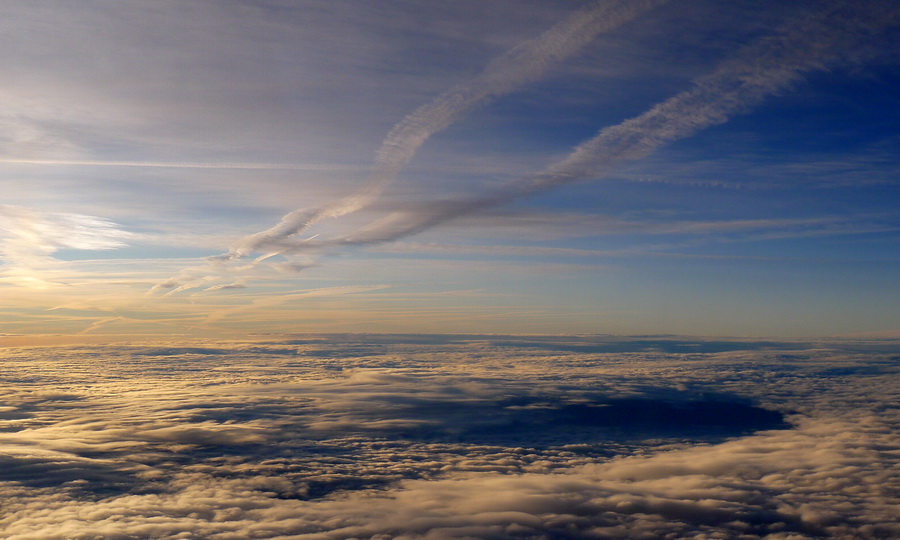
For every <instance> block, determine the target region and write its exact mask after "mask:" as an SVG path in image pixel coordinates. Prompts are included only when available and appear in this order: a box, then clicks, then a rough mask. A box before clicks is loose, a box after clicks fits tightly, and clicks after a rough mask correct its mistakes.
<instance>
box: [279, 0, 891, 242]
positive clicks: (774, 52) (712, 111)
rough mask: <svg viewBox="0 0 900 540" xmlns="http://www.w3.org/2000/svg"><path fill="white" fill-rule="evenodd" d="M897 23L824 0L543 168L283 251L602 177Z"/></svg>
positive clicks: (873, 8)
mask: <svg viewBox="0 0 900 540" xmlns="http://www.w3.org/2000/svg"><path fill="white" fill-rule="evenodd" d="M898 22H900V5H893V6H889V5H888V4H887V3H883V2H874V1H871V2H859V1H855V2H840V3H838V2H830V3H829V4H828V7H827V8H826V9H824V10H823V11H821V12H819V13H817V14H815V15H813V16H810V17H806V18H803V19H799V20H797V21H794V22H793V23H792V24H790V25H789V26H787V27H786V28H784V29H783V30H782V31H781V32H779V33H777V34H774V35H771V36H768V37H766V38H763V39H761V40H759V41H757V42H756V43H754V44H752V45H750V46H747V47H745V48H743V49H742V50H741V51H739V52H738V54H737V55H736V56H735V57H733V58H731V59H730V60H728V61H726V62H724V63H723V64H722V65H721V66H720V67H719V68H718V69H717V70H716V71H715V72H713V73H711V74H709V75H707V76H704V77H701V78H699V79H697V80H696V81H695V83H694V85H693V88H691V89H690V90H687V91H685V92H682V93H680V94H677V95H675V96H673V97H672V98H669V99H668V100H666V101H663V102H661V103H659V104H657V105H656V106H655V107H653V108H652V109H650V110H648V111H647V112H645V113H643V114H641V115H640V116H637V117H634V118H631V119H629V120H626V121H624V122H622V123H621V124H618V125H615V126H611V127H608V128H605V129H603V130H601V131H600V132H599V133H598V134H597V135H596V136H595V137H593V138H591V139H589V140H588V141H585V142H584V143H582V144H581V145H579V146H577V147H576V148H575V149H574V150H573V151H572V152H571V153H570V154H569V155H568V156H567V157H566V158H565V159H563V160H561V161H559V162H557V163H555V164H553V165H552V166H550V167H549V168H547V169H546V170H545V171H544V172H542V173H540V174H537V175H534V176H531V177H528V178H524V179H521V180H519V181H516V182H513V183H510V184H507V185H506V186H504V187H502V188H500V189H497V190H495V191H493V192H490V193H486V194H483V195H481V196H476V197H468V198H461V199H451V200H444V201H431V202H427V203H422V204H420V205H419V208H418V210H417V211H414V212H397V213H394V214H391V215H389V216H387V217H385V218H383V219H381V220H378V221H375V222H374V223H372V224H370V225H368V226H366V227H364V228H362V229H360V230H359V231H357V232H356V233H353V234H350V235H347V236H343V237H338V238H334V239H331V240H328V241H321V242H305V243H304V244H303V245H302V246H301V245H299V244H298V245H293V246H292V245H291V242H280V243H279V244H280V248H281V250H282V251H283V252H285V253H288V252H291V251H299V250H301V249H308V248H323V247H328V246H335V245H362V244H373V243H381V242H389V241H392V240H397V239H399V238H403V237H406V236H410V235H413V234H417V233H419V232H422V231H425V230H427V229H430V228H432V227H435V226H437V225H439V224H441V223H444V222H446V221H449V220H451V219H454V218H457V217H460V216H463V215H466V214H471V213H473V212H476V211H479V210H483V209H487V208H491V207H495V206H498V205H501V204H505V203H508V202H511V201H513V200H515V199H518V198H521V197H525V196H528V195H532V194H534V193H537V192H541V191H545V190H548V189H552V188H554V187H557V186H561V185H564V184H568V183H572V182H576V181H582V180H587V179H591V178H601V177H603V176H605V175H607V174H608V173H610V172H611V171H612V170H613V169H614V168H615V167H616V166H618V165H620V164H621V163H623V162H626V161H632V160H635V159H638V158H641V157H644V156H646V155H647V154H650V153H651V152H653V151H654V150H656V149H657V148H659V147H661V146H663V145H665V144H668V143H670V142H673V141H676V140H679V139H682V138H685V137H688V136H690V135H693V134H694V133H697V132H698V131H701V130H703V129H706V128H709V127H712V126H715V125H718V124H722V123H725V122H727V121H728V120H729V118H731V117H732V116H733V115H735V114H738V113H740V112H742V111H744V110H746V109H748V108H750V107H752V106H754V105H757V104H759V103H760V102H761V101H762V100H763V99H765V98H766V97H768V96H771V95H772V94H775V93H777V92H779V91H783V90H785V89H787V88H789V87H790V86H791V85H792V84H795V83H797V82H798V81H800V80H802V78H803V76H805V75H806V74H808V73H810V72H813V71H818V70H822V69H827V68H828V67H829V66H831V65H833V64H834V63H835V62H838V61H840V60H842V59H843V54H842V53H844V51H847V50H853V49H852V47H851V45H853V44H856V43H857V42H858V41H860V40H862V39H865V37H866V35H868V34H872V33H877V32H879V31H882V30H884V29H886V28H889V27H891V26H894V25H897V24H898Z"/></svg>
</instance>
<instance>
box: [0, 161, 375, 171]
mask: <svg viewBox="0 0 900 540" xmlns="http://www.w3.org/2000/svg"><path fill="white" fill-rule="evenodd" d="M0 163H9V164H21V165H60V166H69V165H76V166H85V167H136V168H161V169H247V170H263V171H268V170H285V171H359V170H361V169H363V167H362V166H359V165H334V164H316V163H309V164H302V163H212V162H210V163H194V162H167V161H94V160H73V159H63V160H56V159H52V160H46V159H12V158H5V159H0Z"/></svg>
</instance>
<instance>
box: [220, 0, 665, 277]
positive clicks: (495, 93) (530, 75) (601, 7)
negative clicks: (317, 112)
mask: <svg viewBox="0 0 900 540" xmlns="http://www.w3.org/2000/svg"><path fill="white" fill-rule="evenodd" d="M665 1H667V0H639V1H631V2H624V1H615V2H610V1H608V0H601V1H598V2H594V3H593V4H591V5H590V6H589V7H586V8H584V9H581V10H579V11H577V12H575V13H573V14H572V15H570V16H569V17H568V18H566V19H565V20H564V21H562V22H560V23H558V24H556V25H555V26H554V27H552V28H551V29H550V30H548V31H547V32H545V33H544V34H542V35H541V36H540V37H538V38H536V39H534V40H531V41H527V42H525V43H522V44H521V45H519V46H518V47H516V48H514V49H512V50H510V51H509V52H507V53H506V54H503V55H502V56H500V57H498V58H496V59H495V60H494V61H492V62H491V63H490V64H489V65H488V66H487V67H486V68H485V69H484V71H483V72H482V73H481V74H480V75H479V76H478V77H476V78H475V79H474V80H472V81H469V82H466V83H463V84H460V85H458V86H455V87H453V88H451V89H450V90H448V91H446V92H444V93H443V94H441V95H439V96H438V97H436V98H435V99H434V100H433V101H431V102H430V103H428V104H426V105H423V106H421V107H419V108H418V109H416V110H415V111H414V112H412V113H411V114H409V115H408V116H407V117H406V118H404V119H403V120H402V121H401V122H400V123H398V124H397V125H395V126H394V127H393V128H392V129H391V131H390V132H389V133H388V134H387V137H386V138H385V140H384V142H383V143H382V146H381V149H380V150H379V151H378V153H377V155H376V160H375V165H374V167H373V170H372V173H371V176H370V179H369V181H368V183H367V184H366V185H365V186H363V187H362V188H361V189H359V190H358V191H356V192H355V193H353V194H352V195H350V196H348V197H345V198H343V199H341V200H339V201H337V202H335V203H331V204H327V205H324V206H320V207H318V208H312V209H308V208H301V209H298V210H295V211H293V212H290V213H288V214H287V215H285V216H284V217H283V218H282V219H281V221H280V222H279V223H278V224H277V225H275V226H274V227H272V228H270V229H268V230H266V231H262V232H259V233H256V234H253V235H250V236H248V237H246V238H244V239H243V240H242V241H241V242H240V243H239V244H238V245H237V246H236V247H235V248H233V249H232V250H231V251H229V252H228V253H227V254H225V255H223V256H222V258H223V259H225V260H232V259H236V258H241V257H245V256H247V255H249V254H250V253H252V252H254V251H258V250H264V249H270V248H272V247H278V246H279V245H280V243H281V242H282V241H284V240H285V239H289V238H292V237H294V236H295V235H297V234H300V233H302V232H303V231H305V230H306V229H308V228H309V227H310V226H312V225H313V224H315V223H318V222H319V221H322V220H324V219H330V218H337V217H341V216H344V215H347V214H350V213H353V212H356V211H358V210H360V209H362V208H364V207H366V206H368V205H369V204H371V203H372V202H373V201H375V200H376V199H377V198H378V197H379V196H380V195H381V194H382V192H384V190H385V189H386V188H387V187H388V186H389V185H390V184H391V183H392V182H393V181H394V179H395V178H396V177H397V174H399V172H400V171H401V170H402V169H403V168H404V167H405V166H406V165H407V164H408V163H409V161H410V160H411V159H412V158H413V156H414V155H415V153H416V151H417V150H418V149H419V147H420V146H422V144H424V143H425V141H427V140H428V139H429V138H430V137H431V136H432V135H434V134H435V133H438V132H440V131H442V130H444V129H446V128H447V127H449V126H451V125H453V124H454V123H455V122H456V121H458V120H459V119H460V118H461V117H462V116H464V115H465V114H466V113H468V112H470V111H472V110H473V109H475V108H477V107H479V106H481V105H485V104H487V103H489V102H491V101H492V100H494V99H496V98H499V97H501V96H503V95H506V94H509V93H510V92H513V91H514V90H516V89H517V88H519V87H521V86H522V85H524V84H527V83H530V82H534V81H536V80H538V79H540V78H541V77H542V76H543V75H544V74H545V73H546V72H547V71H548V70H549V69H551V68H552V67H554V66H555V65H556V64H557V63H558V62H560V61H562V60H564V59H565V58H567V57H569V56H571V55H573V54H575V53H576V52H578V50H580V49H581V48H582V47H584V46H585V45H587V44H588V43H589V42H590V41H591V40H593V39H594V38H595V37H596V36H597V35H598V34H600V33H602V32H606V31H609V30H612V29H614V28H616V27H618V26H621V25H622V24H624V23H626V22H628V21H630V20H632V19H634V18H635V17H637V16H639V15H641V14H642V13H644V12H646V11H648V10H650V9H652V8H654V7H656V6H658V5H660V4H663V3H665Z"/></svg>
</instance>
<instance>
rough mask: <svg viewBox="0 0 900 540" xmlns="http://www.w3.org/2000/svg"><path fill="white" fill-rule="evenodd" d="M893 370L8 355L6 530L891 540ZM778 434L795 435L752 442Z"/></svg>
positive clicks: (738, 357)
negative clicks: (743, 424) (741, 425)
mask: <svg viewBox="0 0 900 540" xmlns="http://www.w3.org/2000/svg"><path fill="white" fill-rule="evenodd" d="M653 343H657V345H658V346H657V347H655V348H653V346H652V344H653ZM707 345H708V346H707ZM895 355H896V343H895V342H885V343H871V342H868V341H853V340H843V341H839V342H820V343H802V342H784V343H777V342H752V341H750V342H740V341H730V342H726V341H720V342H707V341H704V340H679V339H677V338H672V337H669V338H664V337H657V338H651V337H648V338H641V339H633V338H612V337H597V336H592V337H589V336H541V337H527V336H477V335H472V336H434V337H429V336H398V335H394V336H377V335H359V336H353V335H345V336H338V335H331V336H306V337H304V338H302V339H299V338H298V339H289V340H270V341H260V342H247V343H236V342H230V343H229V342H194V343H184V344H180V343H171V344H168V345H164V346H140V345H131V346H121V347H111V346H106V347H97V348H95V347H80V348H62V347H47V348H41V347H37V348H23V349H16V348H9V349H8V350H7V351H6V353H5V366H6V369H5V370H4V372H3V373H2V374H0V398H2V400H3V403H4V409H3V410H2V411H0V428H2V429H0V462H2V463H3V464H4V467H3V468H2V470H0V496H2V497H3V500H4V504H5V507H4V514H3V515H2V516H0V527H2V530H3V531H4V534H5V535H6V538H10V539H24V538H34V537H41V538H60V539H62V538H68V537H78V536H83V535H88V534H90V535H93V536H96V537H100V538H116V537H125V536H149V537H159V538H178V537H184V536H188V535H193V536H195V537H206V538H229V537H258V538H279V537H285V536H288V537H290V536H297V537H302V538H350V537H358V538H379V537H391V538H497V539H511V538H546V539H556V538H573V539H600V538H634V537H640V536H646V537H665V536H667V535H674V536H683V537H692V536H698V535H707V536H709V537H716V536H718V537H735V538H736V537H746V538H768V539H770V540H775V539H779V538H782V539H787V538H803V537H806V538H832V537H833V538H873V539H874V538H888V537H892V536H895V535H896V534H897V532H900V531H898V530H897V526H896V519H895V518H896V516H895V510H894V509H895V508H896V503H897V502H898V501H897V497H896V494H894V493H892V492H891V490H890V488H889V487H890V486H892V485H895V484H896V482H897V480H898V479H897V477H896V464H897V455H900V454H898V450H900V447H898V443H897V439H896V429H897V421H898V417H897V411H896V409H895V408H892V407H891V405H892V404H893V403H894V402H895V401H896V399H897V398H898V397H900V396H898V395H897V391H898V390H897V387H896V384H894V380H895V377H896V374H897V367H896V365H895V362H894V361H893V360H892V357H893V356H895ZM48 385H52V386H53V388H54V389H53V390H51V389H50V388H48ZM60 388H65V389H66V390H65V391H61V390H59V389H60ZM737 395H740V396H743V398H740V399H738V398H737V397H736V396H737ZM754 403H755V404H754ZM760 404H762V405H764V407H763V406H761V405H760ZM648 407H650V408H655V410H656V411H657V412H658V413H659V414H658V415H656V414H654V415H651V416H648V417H647V418H648V420H649V421H646V422H645V421H643V420H642V414H643V413H642V411H647V410H648ZM763 410H765V411H769V412H772V411H780V413H781V414H788V415H789V416H788V417H787V418H788V419H789V420H790V424H791V428H790V429H784V428H785V427H786V426H783V425H778V424H777V423H776V424H771V423H767V421H763V422H761V423H760V422H759V418H757V419H753V418H752V415H755V414H758V411H763ZM752 411H757V412H752ZM791 411H796V412H791ZM587 413H590V414H588V415H587V416H585V414H587ZM748 413H750V416H747V414H748ZM707 414H709V415H712V416H711V417H708V418H706V419H704V415H707ZM672 415H675V416H672ZM629 417H630V418H632V419H634V420H635V421H636V425H634V424H631V425H629V424H628V423H627V422H625V419H626V418H629ZM726 417H727V418H728V419H733V420H735V421H738V420H740V419H741V418H744V419H745V420H749V424H748V425H747V427H748V428H749V429H748V430H747V431H743V430H740V429H736V430H735V429H734V428H735V427H737V426H727V425H726V423H725V422H724V420H725V419H726ZM763 420H765V419H763ZM663 424H669V426H668V429H667V428H666V426H665V425H663ZM692 426H693V427H692ZM698 428H699V429H698ZM723 428H724V431H723ZM772 428H775V429H772ZM760 429H762V431H758V430H760Z"/></svg>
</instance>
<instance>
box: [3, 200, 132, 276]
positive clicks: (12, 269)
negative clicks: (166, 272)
mask: <svg viewBox="0 0 900 540" xmlns="http://www.w3.org/2000/svg"><path fill="white" fill-rule="evenodd" d="M131 237H132V234H131V233H129V232H128V231H124V230H122V229H121V228H120V227H119V226H118V225H116V224H115V223H113V222H111V221H109V220H106V219H103V218H100V217H96V216H88V215H83V214H68V213H53V212H41V211H37V210H32V209H28V208H23V207H19V206H11V205H0V260H2V261H3V263H4V266H5V269H4V270H3V277H2V278H0V279H2V280H4V281H7V282H10V283H14V284H17V285H25V286H38V287H46V286H49V285H50V284H51V283H52V279H49V280H45V279H44V278H45V277H48V276H47V275H46V274H45V271H50V273H52V270H53V268H54V267H58V266H59V264H60V261H58V260H56V259H54V258H53V254H54V253H56V252H57V251H59V250H60V249H77V250H110V249H117V248H121V247H124V246H125V245H126V241H127V240H128V239H130V238H131Z"/></svg>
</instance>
